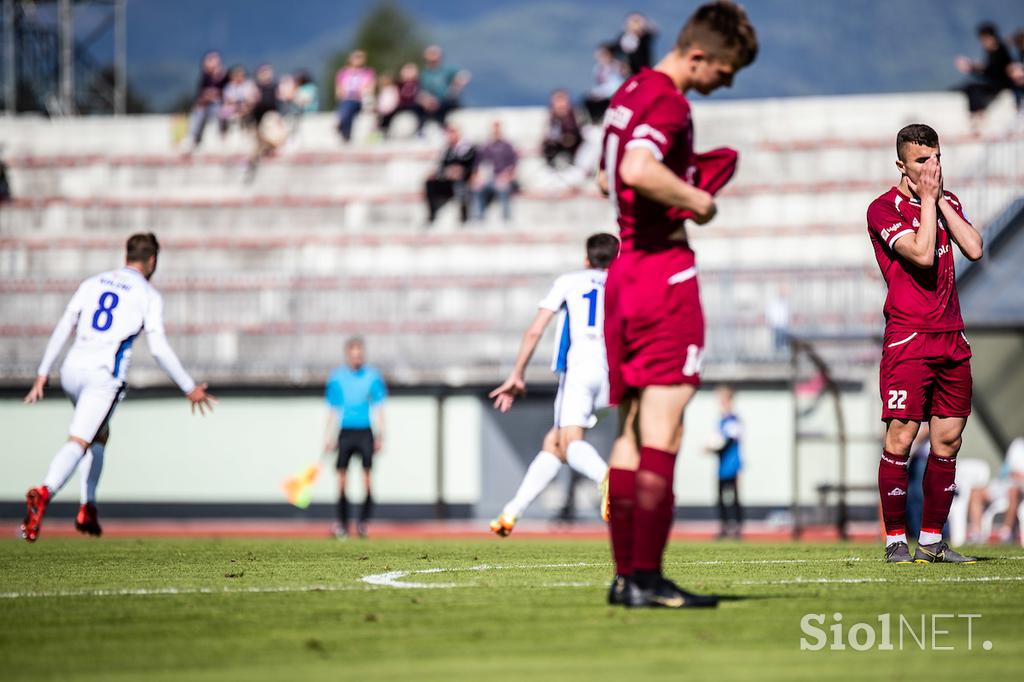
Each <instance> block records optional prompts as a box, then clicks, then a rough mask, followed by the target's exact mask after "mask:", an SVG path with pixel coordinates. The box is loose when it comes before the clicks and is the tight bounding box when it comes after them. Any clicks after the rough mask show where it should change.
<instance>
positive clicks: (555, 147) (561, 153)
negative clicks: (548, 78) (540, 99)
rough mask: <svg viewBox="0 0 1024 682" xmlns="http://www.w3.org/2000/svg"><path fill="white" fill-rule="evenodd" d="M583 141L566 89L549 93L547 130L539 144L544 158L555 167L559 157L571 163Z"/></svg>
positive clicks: (564, 161)
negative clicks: (541, 142)
mask: <svg viewBox="0 0 1024 682" xmlns="http://www.w3.org/2000/svg"><path fill="white" fill-rule="evenodd" d="M582 142H583V134H582V133H581V132H580V124H579V122H578V121H577V120H576V112H575V111H573V108H572V99H570V97H569V92H568V91H566V90H555V91H554V92H552V93H551V101H550V104H549V105H548V130H547V133H546V134H545V136H544V142H543V144H542V145H541V151H542V153H543V155H544V160H545V161H547V163H548V165H549V166H551V167H552V168H556V167H557V165H558V162H559V159H561V160H562V162H563V163H565V164H567V165H572V162H573V160H574V159H575V158H576V150H577V149H579V148H580V144H582Z"/></svg>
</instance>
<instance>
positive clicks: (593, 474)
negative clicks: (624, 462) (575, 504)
mask: <svg viewBox="0 0 1024 682" xmlns="http://www.w3.org/2000/svg"><path fill="white" fill-rule="evenodd" d="M565 459H566V461H567V463H568V464H569V466H570V467H572V468H573V469H575V470H576V471H578V472H580V473H581V474H583V475H584V476H586V477H587V478H589V479H590V480H591V481H593V482H594V483H597V484H599V485H600V483H601V481H603V480H604V475H605V474H606V473H607V472H608V465H607V464H605V463H604V460H603V459H601V455H599V454H597V450H595V449H594V446H593V445H591V444H590V443H588V442H587V441H585V440H574V441H573V442H571V443H569V447H568V448H566V452H565Z"/></svg>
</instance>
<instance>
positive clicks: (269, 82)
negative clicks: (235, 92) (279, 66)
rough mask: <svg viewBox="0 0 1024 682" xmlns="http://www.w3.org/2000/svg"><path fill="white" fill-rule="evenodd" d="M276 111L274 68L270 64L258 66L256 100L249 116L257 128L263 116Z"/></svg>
mask: <svg viewBox="0 0 1024 682" xmlns="http://www.w3.org/2000/svg"><path fill="white" fill-rule="evenodd" d="M277 110H278V105H277V81H276V80H274V67H272V66H271V65H270V64H260V66H259V67H258V68H257V69H256V99H255V101H254V102H253V106H252V109H251V110H250V111H249V116H250V118H251V119H252V122H253V123H254V124H255V125H256V127H257V128H258V127H259V125H260V123H261V122H262V121H263V117H264V116H266V115H267V114H268V113H270V112H271V111H277Z"/></svg>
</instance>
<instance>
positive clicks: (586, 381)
mask: <svg viewBox="0 0 1024 682" xmlns="http://www.w3.org/2000/svg"><path fill="white" fill-rule="evenodd" d="M607 407H608V373H607V372H591V373H589V374H587V373H583V372H573V371H571V370H570V371H568V372H565V373H564V374H562V376H561V379H560V380H559V382H558V395H556V396H555V428H562V427H563V426H582V427H583V428H585V429H591V428H593V427H594V425H595V424H597V414H596V413H597V411H598V410H603V409H605V408H607Z"/></svg>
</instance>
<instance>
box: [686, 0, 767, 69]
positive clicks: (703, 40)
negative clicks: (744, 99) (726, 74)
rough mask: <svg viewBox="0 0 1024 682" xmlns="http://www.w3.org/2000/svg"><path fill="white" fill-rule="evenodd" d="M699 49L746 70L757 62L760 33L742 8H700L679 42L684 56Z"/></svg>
mask: <svg viewBox="0 0 1024 682" xmlns="http://www.w3.org/2000/svg"><path fill="white" fill-rule="evenodd" d="M697 46H699V47H701V48H703V49H704V50H707V51H708V53H710V54H711V55H713V56H715V57H718V58H719V59H729V60H731V61H732V62H733V63H734V64H735V65H736V67H737V68H743V67H744V66H747V65H748V64H750V63H751V62H753V61H754V59H755V58H757V48H758V46H757V31H755V30H754V25H753V24H751V23H750V19H749V18H748V17H747V11H746V10H745V9H743V7H742V6H740V5H737V4H736V3H734V2H730V1H729V0H716V1H715V2H709V3H707V4H705V5H701V6H700V7H698V8H697V10H696V11H695V12H694V13H693V14H692V15H690V18H689V19H688V20H687V21H686V25H685V26H683V28H682V30H681V31H679V37H678V38H676V49H677V50H679V51H680V52H685V51H686V50H688V49H690V48H691V47H697Z"/></svg>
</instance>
